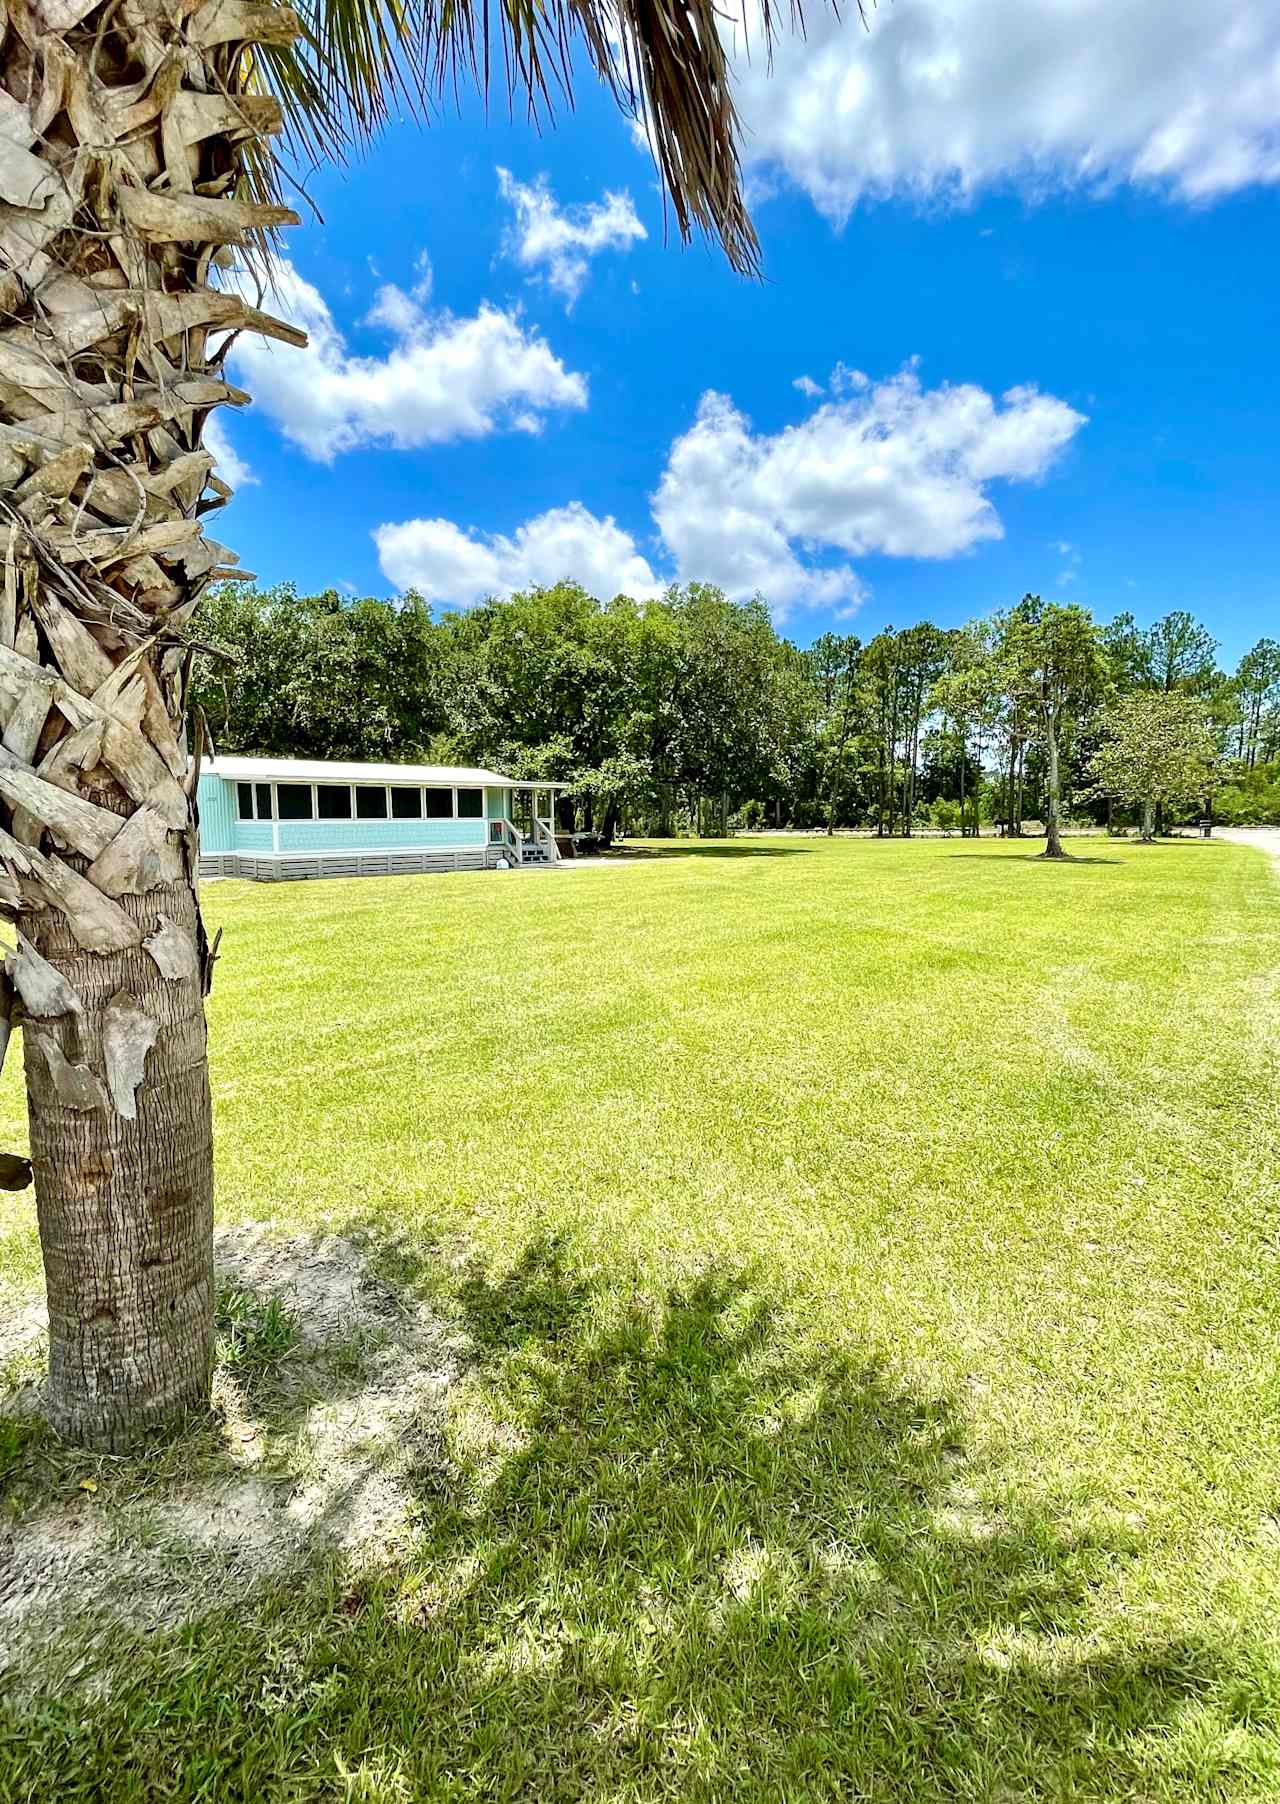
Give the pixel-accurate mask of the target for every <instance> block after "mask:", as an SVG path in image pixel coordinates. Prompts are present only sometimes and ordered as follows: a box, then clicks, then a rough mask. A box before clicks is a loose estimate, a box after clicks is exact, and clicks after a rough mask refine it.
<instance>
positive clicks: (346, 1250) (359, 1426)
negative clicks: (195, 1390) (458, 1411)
mask: <svg viewBox="0 0 1280 1804" xmlns="http://www.w3.org/2000/svg"><path fill="white" fill-rule="evenodd" d="M217 1261H218V1275H219V1281H220V1283H222V1284H224V1285H225V1284H230V1285H233V1286H235V1287H236V1288H238V1289H241V1290H246V1291H249V1292H251V1293H252V1294H253V1295H255V1296H256V1297H258V1298H260V1299H262V1300H264V1301H265V1300H266V1299H268V1298H270V1297H273V1296H274V1297H279V1298H280V1299H281V1301H282V1302H283V1303H284V1305H285V1306H286V1307H287V1308H288V1309H289V1310H290V1311H291V1312H292V1313H293V1314H294V1315H295V1317H296V1320H297V1323H298V1326H299V1329H300V1335H299V1339H298V1341H297V1344H296V1345H295V1346H294V1347H293V1348H292V1349H291V1350H290V1351H289V1352H288V1353H287V1354H286V1355H285V1357H284V1359H283V1360H282V1361H281V1363H280V1365H279V1367H278V1368H277V1369H275V1370H274V1371H272V1372H270V1373H269V1374H267V1375H265V1376H263V1377H245V1376H243V1375H242V1374H241V1373H239V1372H238V1371H237V1369H236V1368H235V1367H234V1366H223V1367H221V1368H220V1369H219V1373H218V1377H217V1380H216V1384H215V1397H214V1401H215V1406H216V1414H215V1420H214V1422H213V1424H212V1425H211V1426H208V1427H206V1428H204V1429H202V1430H198V1431H194V1432H193V1435H192V1437H190V1438H189V1439H185V1440H182V1441H179V1442H178V1443H176V1444H174V1445H171V1446H169V1447H167V1448H164V1449H162V1450H159V1451H157V1452H156V1453H155V1454H154V1455H151V1456H148V1457H145V1458H143V1457H139V1458H134V1459H125V1460H110V1459H105V1460H100V1461H90V1460H87V1459H85V1458H83V1457H81V1456H75V1455H70V1454H68V1453H67V1452H66V1451H65V1450H62V1449H58V1448H56V1447H53V1448H50V1449H48V1459H47V1462H44V1461H43V1460H42V1465H41V1471H40V1474H39V1478H40V1482H39V1483H38V1484H37V1485H36V1487H35V1492H34V1495H33V1494H32V1493H31V1491H30V1490H28V1492H27V1493H25V1494H22V1493H20V1494H19V1496H18V1498H17V1505H18V1513H17V1514H16V1515H11V1517H10V1519H8V1520H0V1667H3V1666H6V1665H13V1664H16V1663H17V1661H18V1660H19V1659H20V1657H21V1655H22V1653H23V1651H24V1650H31V1649H33V1648H34V1647H35V1646H37V1645H39V1644H41V1643H51V1642H52V1641H53V1639H54V1637H55V1635H56V1633H57V1630H58V1628H59V1625H60V1624H61V1623H63V1622H64V1621H65V1620H66V1619H67V1618H68V1617H69V1616H76V1617H84V1618H90V1619H92V1620H93V1622H94V1623H95V1625H96V1627H97V1628H98V1630H99V1632H100V1634H101V1633H102V1632H104V1631H107V1630H109V1629H110V1628H111V1627H112V1626H113V1625H120V1624H125V1625H128V1626H130V1627H134V1628H141V1629H154V1628H161V1627H166V1626H170V1625H173V1624H176V1623H178V1622H181V1621H182V1620H184V1619H186V1618H188V1617H191V1616H194V1615H196V1614H199V1613H201V1612H203V1611H205V1610H207V1609H209V1608H211V1607H214V1606H216V1605H218V1604H220V1603H232V1602H236V1601H238V1600H240V1599H241V1598H243V1597H244V1595H245V1593H246V1591H247V1590H249V1589H251V1588H252V1587H253V1586H254V1585H256V1584H258V1583H260V1582H262V1581H263V1580H266V1579H270V1578H278V1577H280V1576H281V1575H284V1574H287V1573H288V1572H290V1571H291V1570H295V1569H299V1568H301V1567H302V1566H304V1565H306V1564H307V1563H309V1562H310V1561H311V1559H312V1558H314V1556H315V1555H316V1554H318V1553H322V1552H324V1551H326V1550H334V1549H337V1550H344V1551H349V1552H351V1553H353V1554H358V1555H359V1557H360V1558H361V1561H362V1563H368V1562H389V1561H391V1560H393V1559H394V1558H395V1556H396V1554H397V1551H398V1550H399V1548H400V1547H401V1546H402V1545H403V1543H404V1540H405V1538H406V1536H407V1535H408V1533H409V1532H410V1530H411V1527H412V1523H413V1520H414V1515H415V1511H416V1510H417V1509H419V1508H420V1507H421V1506H420V1503H419V1497H420V1495H421V1493H422V1490H423V1489H424V1487H423V1485H422V1484H421V1483H420V1482H419V1481H420V1480H421V1479H423V1478H424V1477H427V1478H428V1479H429V1478H430V1474H431V1473H434V1474H435V1475H436V1480H437V1482H438V1477H439V1473H440V1469H441V1467H442V1466H443V1464H444V1452H443V1448H444V1439H443V1428H444V1412H445V1403H446V1398H447V1396H448V1392H449V1389H450V1386H451V1385H452V1384H453V1383H454V1381H455V1379H456V1378H457V1375H458V1372H459V1369H460V1364H461V1360H462V1357H463V1354H464V1352H465V1342H464V1341H463V1339H462V1338H461V1337H460V1336H458V1335H456V1334H451V1333H450V1332H449V1331H448V1330H447V1329H446V1328H445V1327H444V1326H443V1325H442V1324H441V1323H440V1322H439V1321H438V1320H437V1319H436V1318H435V1317H433V1316H432V1315H431V1314H430V1312H429V1311H428V1310H426V1309H425V1308H424V1307H422V1306H421V1305H418V1304H416V1303H406V1302H405V1300H404V1299H402V1298H401V1297H399V1296H398V1295H397V1294H396V1292H394V1291H393V1290H392V1289H391V1288H390V1287H389V1286H387V1285H385V1284H383V1283H382V1282H381V1281H380V1280H379V1279H378V1278H377V1277H376V1276H375V1275H374V1274H373V1273H372V1272H371V1271H370V1269H369V1265H368V1260H367V1258H366V1255H365V1253H364V1252H363V1250H362V1249H361V1247H360V1246H359V1245H357V1244H356V1243H355V1242H354V1241H352V1240H349V1239H346V1238H342V1237H338V1236H331V1237H328V1238H325V1239H310V1238H298V1237H292V1238H289V1237H284V1236H281V1235H280V1234H279V1233H276V1232H273V1231H272V1230H271V1229H270V1228H262V1227H252V1228H236V1229H227V1230H223V1231H222V1232H220V1234H219V1235H218V1239H217ZM42 1341H43V1312H42V1311H41V1310H38V1309H36V1310H24V1311H23V1312H22V1314H21V1317H20V1318H18V1319H17V1320H15V1321H11V1322H8V1323H0V1353H4V1352H5V1350H6V1349H7V1354H5V1357H7V1358H8V1360H9V1368H10V1369H11V1370H12V1369H13V1367H14V1362H15V1360H16V1361H18V1362H20V1365H22V1366H28V1365H30V1364H31V1363H33V1362H32V1361H31V1360H30V1355H31V1354H32V1353H33V1352H39V1351H40V1350H41V1348H42ZM5 1369H6V1368H5V1359H4V1358H2V1357H0V1374H2V1373H3V1372H4V1370H5ZM23 1375H24V1376H26V1374H25V1373H24V1374H23ZM10 1382H11V1383H12V1379H11V1381H10ZM3 1407H4V1408H5V1410H6V1413H9V1414H10V1415H11V1416H12V1413H13V1412H14V1410H15V1408H18V1409H26V1410H27V1411H28V1412H29V1411H30V1410H31V1409H32V1408H35V1409H38V1407H39V1390H38V1386H35V1385H33V1384H31V1383H29V1382H28V1383H26V1384H25V1385H24V1387H23V1389H22V1390H21V1391H19V1392H16V1393H15V1392H13V1391H12V1390H11V1392H10V1395H9V1397H8V1398H6V1399H5V1400H4V1405H3ZM46 1465H47V1470H46V1469H45V1466H46ZM89 1474H91V1476H86V1475H89ZM426 1488H430V1486H429V1484H428V1486H427V1487H426ZM0 1508H3V1505H2V1504H0ZM97 1638H98V1637H95V1639H97Z"/></svg>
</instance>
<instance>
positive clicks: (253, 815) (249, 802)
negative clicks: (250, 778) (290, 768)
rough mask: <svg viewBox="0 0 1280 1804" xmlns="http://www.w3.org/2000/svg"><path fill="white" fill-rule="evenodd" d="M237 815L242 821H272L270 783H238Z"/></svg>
mask: <svg viewBox="0 0 1280 1804" xmlns="http://www.w3.org/2000/svg"><path fill="white" fill-rule="evenodd" d="M236 813H237V814H238V815H239V817H240V819H241V820H242V821H269V820H270V819H271V785H270V783H237V784H236Z"/></svg>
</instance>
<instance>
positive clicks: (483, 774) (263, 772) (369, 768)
mask: <svg viewBox="0 0 1280 1804" xmlns="http://www.w3.org/2000/svg"><path fill="white" fill-rule="evenodd" d="M205 769H206V770H208V771H210V772H211V773H212V775H214V776H215V777H225V778H226V779H227V781H228V782H230V783H423V784H426V785H428V786H431V785H436V786H438V787H440V788H442V789H443V788H452V787H453V786H454V785H455V784H456V785H458V786H459V787H461V788H463V789H529V788H532V787H534V785H532V784H529V783H520V782H517V781H516V779H515V778H514V777H501V776H499V775H498V773H497V771H492V770H471V769H468V768H467V767H466V766H465V765H460V764H339V763H330V762H328V761H327V760H325V759H322V758H225V757H218V758H214V759H213V760H212V761H211V762H210V763H209V764H207V765H206V766H205ZM536 787H537V788H539V789H559V788H562V787H563V785H562V784H558V783H539V784H537V785H536Z"/></svg>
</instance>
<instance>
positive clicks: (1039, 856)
mask: <svg viewBox="0 0 1280 1804" xmlns="http://www.w3.org/2000/svg"><path fill="white" fill-rule="evenodd" d="M948 857H951V858H977V859H982V860H984V861H986V862H988V863H992V864H995V863H1000V864H1043V865H1063V864H1116V865H1118V864H1120V863H1121V860H1120V859H1119V858H1096V857H1092V856H1088V857H1081V856H1080V854H1079V853H1078V852H1068V853H1067V855H1066V857H1065V858H1046V857H1045V855H1044V853H1043V852H1018V853H1015V854H1012V855H1011V854H1009V853H1007V852H951V853H949V854H948Z"/></svg>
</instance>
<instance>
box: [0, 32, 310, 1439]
mask: <svg viewBox="0 0 1280 1804" xmlns="http://www.w3.org/2000/svg"><path fill="white" fill-rule="evenodd" d="M297 29H298V26H297V20H296V17H295V15H294V14H293V13H292V12H290V11H289V9H287V8H285V7H272V6H259V5H249V4H248V3H247V0H203V4H202V3H201V0H196V3H195V4H194V5H184V6H177V7H173V8H172V9H166V8H165V7H163V6H162V5H161V4H160V3H159V0H106V4H97V5H95V4H93V3H92V0H90V3H88V4H86V0H39V8H38V10H37V9H28V8H27V6H26V5H25V4H21V3H20V4H16V5H13V6H11V7H10V9H9V13H8V30H7V35H6V36H5V37H4V39H3V42H2V44H0V556H3V561H4V582H3V591H2V595H0V906H3V910H4V913H5V914H6V916H7V917H8V918H9V919H10V920H11V921H12V922H14V923H15V925H16V926H17V928H18V933H17V944H16V947H15V948H13V949H12V951H11V953H10V956H9V958H8V960H7V963H6V973H7V978H8V983H7V984H6V986H5V996H6V999H7V1000H8V1001H9V1003H10V1004H11V1007H10V1014H9V1019H10V1021H12V1022H16V1021H19V1020H20V1021H21V1022H22V1023H23V1025H24V1030H25V1031H24V1038H25V1045H24V1049H23V1050H24V1064H25V1069H26V1077H27V1094H28V1106H29V1115H30V1127H31V1151H32V1161H31V1162H32V1166H33V1170H34V1178H35V1186H36V1203H37V1212H38V1216H39V1223H40V1237H41V1246H42V1249H43V1253H44V1264H45V1276H46V1283H47V1288H48V1297H49V1311H50V1389H49V1413H50V1416H51V1418H52V1420H53V1422H54V1424H55V1426H56V1427H57V1428H58V1429H59V1431H60V1432H61V1433H63V1434H64V1435H67V1436H68V1437H70V1438H73V1439H75V1440H78V1441H80V1442H82V1443H84V1444H86V1445H91V1446H95V1447H102V1448H118V1447H121V1446H124V1445H126V1444H127V1443H128V1442H129V1441H130V1440H131V1439H133V1438H134V1437H135V1436H136V1434H137V1433H138V1432H139V1431H140V1430H141V1429H143V1428H145V1427H147V1426H148V1425H150V1424H151V1423H153V1422H155V1421H158V1420H160V1419H162V1418H164V1417H167V1416H170V1415H172V1414H173V1413H175V1412H178V1411H181V1410H184V1409H187V1408H189V1407H192V1406H196V1405H199V1404H200V1403H201V1402H202V1401H203V1400H204V1399H205V1398H206V1397H207V1394H208V1385H209V1374H210V1360H211V1348H212V1323H213V1273H212V1251H211V1246H212V1240H211V1237H212V1194H213V1158H212V1137H211V1132H210V1109H209V1078H208V1064H207V1056H206V1042H205V1024H204V1007H203V1000H204V996H205V995H206V993H207V991H208V988H209V982H210V977H211V972H212V964H213V958H214V951H213V949H212V948H211V947H210V945H209V942H208V940H207V937H206V935H205V931H204V927H203V923H202V921H201V916H200V905H199V898H198V895H197V873H198V857H199V847H198V819H197V810H196V802H195V792H196V784H197V780H198V774H199V756H200V752H201V750H202V749H203V748H202V745H201V744H200V739H201V738H202V733H203V729H201V730H200V732H199V733H198V734H197V736H196V737H197V743H196V745H195V746H194V748H193V751H194V756H193V755H191V754H190V753H189V749H188V739H187V734H186V731H185V722H184V716H185V696H186V687H187V678H188V675H189V672H190V667H191V659H192V656H193V652H194V646H193V642H192V639H191V630H190V622H191V615H192V613H193V610H194V609H195V607H196V605H197V603H198V601H199V599H200V596H201V594H202V592H203V590H204V589H205V588H206V587H207V585H208V584H209V583H210V582H211V581H213V580H215V579H222V578H226V577H229V576H233V575H236V574H238V573H237V572H236V571H235V569H234V564H235V558H234V555H233V554H232V553H231V552H229V551H227V550H226V549H225V548H224V547H223V546H221V545H218V544H216V543H215V542H214V541H212V540H211V539H208V538H207V537H206V536H205V531H204V524H203V520H204V516H205V515H207V514H208V513H209V511H210V510H211V509H213V508H216V507H219V506H221V505H223V503H224V502H225V501H226V500H227V499H228V498H229V496H230V490H229V489H228V488H227V487H226V485H225V484H223V483H221V482H220V481H219V480H218V479H217V478H216V477H215V476H214V474H213V470H212V465H213V459H212V457H211V456H210V455H209V454H208V453H207V452H205V451H203V450H202V449H201V434H202V430H203V427H204V423H205V421H206V419H207V417H208V415H209V413H210V411H211V410H212V408H214V407H216V406H218V405H221V404H222V403H224V402H231V403H240V402H242V401H244V400H247V399H248V397H247V396H245V395H242V394H241V393H239V391H237V390H236V389H234V388H232V387H231V386H230V384H229V383H228V382H227V381H226V380H225V378H224V375H223V371H222V360H223V357H224V356H225V351H226V348H227V344H228V342H229V339H228V334H232V333H235V332H237V331H242V330H250V331H260V332H266V333H268V334H269V335H271V336H274V337H278V338H282V339H284V340H286V341H287V342H290V343H295V344H297V343H305V338H304V336H303V334H301V333H299V332H296V331H294V330H293V329H292V328H291V327H288V326H286V325H284V324H283V323H281V322H279V321H276V320H272V319H269V318H268V317H267V316H266V315H264V314H262V313H260V312H258V311H257V310H256V309H255V308H254V307H252V306H250V305H249V304H247V303H246V301H245V300H244V299H242V298H241V297H240V296H239V295H237V294H233V293H227V292H222V291H220V290H218V289H217V288H216V287H214V286H212V285H211V282H210V267H211V264H212V263H213V262H214V260H215V258H219V259H226V258H227V257H228V256H229V247H231V246H234V245H236V244H239V243H241V242H243V241H244V240H245V238H246V236H247V235H248V234H250V233H255V232H261V231H263V230H266V229H271V228H274V227H275V226H278V225H282V224H286V223H292V222H293V221H294V219H295V215H293V214H292V213H291V212H289V210H288V209H286V208H283V207H277V206H274V205H268V204H261V203H255V202H250V201H245V200H243V199H241V198H239V190H240V188H241V186H242V178H243V170H244V158H245V156H246V151H247V147H249V146H251V145H252V143H253V141H254V140H255V139H258V138H261V137H263V136H266V135H270V134H271V133H272V132H274V131H275V130H277V129H278V126H279V108H278V107H277V105H276V103H275V102H274V101H272V100H270V99H267V98H266V97H264V96H260V95H257V94H249V93H247V92H246V91H245V89H246V80H247V74H246V71H248V70H249V69H250V68H251V66H252V64H251V59H250V57H249V56H248V54H247V51H246V46H248V45H249V44H250V43H271V44H283V43H287V42H288V41H289V40H290V39H291V38H292V37H293V36H294V35H295V34H296V32H297ZM219 247H222V248H219ZM2 1037H3V1036H0V1038H2Z"/></svg>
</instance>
